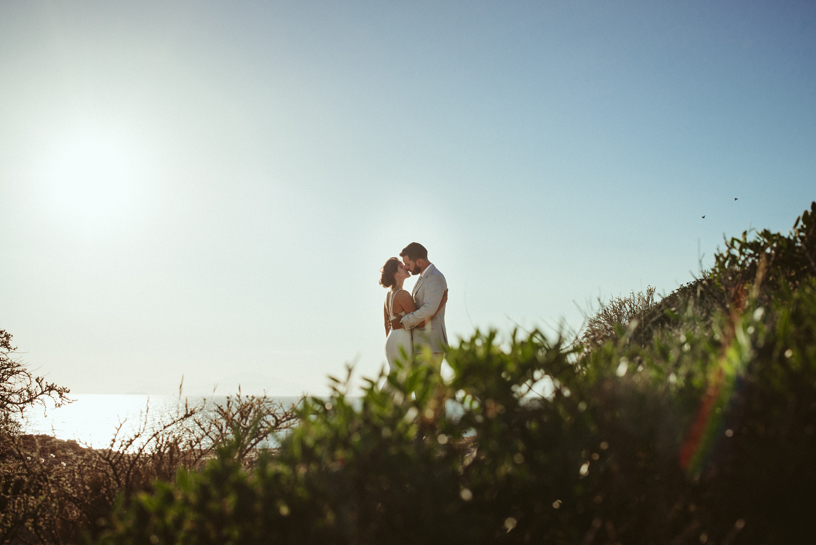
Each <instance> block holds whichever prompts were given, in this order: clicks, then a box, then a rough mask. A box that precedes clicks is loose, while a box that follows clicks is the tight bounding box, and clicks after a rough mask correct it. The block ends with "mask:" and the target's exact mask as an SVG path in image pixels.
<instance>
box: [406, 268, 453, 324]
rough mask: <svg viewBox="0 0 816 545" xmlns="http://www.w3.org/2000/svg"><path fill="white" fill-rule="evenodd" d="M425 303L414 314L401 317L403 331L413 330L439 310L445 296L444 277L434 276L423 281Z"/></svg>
mask: <svg viewBox="0 0 816 545" xmlns="http://www.w3.org/2000/svg"><path fill="white" fill-rule="evenodd" d="M424 282H425V286H424V289H425V302H424V304H423V305H422V306H421V307H419V308H418V309H416V310H415V311H414V312H412V313H410V314H407V315H405V316H403V317H402V325H403V327H405V329H413V328H414V327H416V326H417V325H418V324H419V323H420V322H424V321H425V320H427V319H429V318H431V317H432V316H433V315H434V314H436V311H437V310H438V309H439V304H440V303H441V302H442V297H443V296H444V295H445V289H446V288H447V286H446V285H445V277H444V276H442V275H441V274H434V275H430V276H428V278H426V279H425V281H424Z"/></svg>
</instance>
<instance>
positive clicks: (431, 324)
mask: <svg viewBox="0 0 816 545" xmlns="http://www.w3.org/2000/svg"><path fill="white" fill-rule="evenodd" d="M400 257H401V258H402V262H403V264H404V265H405V268H406V269H408V270H409V271H410V272H411V274H413V275H419V280H417V282H416V284H414V289H413V291H412V293H411V295H412V296H413V298H414V303H416V306H417V309H416V310H415V311H414V312H412V313H410V314H407V315H405V316H403V317H402V319H401V320H400V319H399V318H396V319H395V320H394V321H393V324H392V325H393V326H399V324H400V323H402V326H403V327H404V328H405V329H408V330H411V335H412V337H413V342H414V353H422V352H423V351H424V350H425V348H426V347H427V348H428V349H429V350H430V351H431V353H432V354H433V362H434V364H435V365H437V366H439V364H441V363H442V355H443V353H444V351H445V347H446V346H448V334H447V332H446V331H445V307H444V306H442V308H439V305H440V303H442V299H443V297H444V296H445V294H446V292H447V291H448V283H447V282H446V281H445V276H444V275H443V274H442V273H441V272H439V269H437V268H436V267H434V264H433V263H431V262H430V261H428V250H426V249H425V247H424V246H423V245H422V244H419V243H418V242H412V243H411V244H409V245H408V246H406V247H405V249H404V250H402V252H400ZM429 318H430V320H429ZM426 320H427V321H426ZM422 322H425V325H423V326H419V327H417V324H420V323H422Z"/></svg>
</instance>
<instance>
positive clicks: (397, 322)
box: [391, 318, 403, 329]
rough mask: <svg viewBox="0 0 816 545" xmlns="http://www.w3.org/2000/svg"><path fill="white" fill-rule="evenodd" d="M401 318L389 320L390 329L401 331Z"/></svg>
mask: <svg viewBox="0 0 816 545" xmlns="http://www.w3.org/2000/svg"><path fill="white" fill-rule="evenodd" d="M402 328H403V326H402V318H394V319H393V320H391V329H402Z"/></svg>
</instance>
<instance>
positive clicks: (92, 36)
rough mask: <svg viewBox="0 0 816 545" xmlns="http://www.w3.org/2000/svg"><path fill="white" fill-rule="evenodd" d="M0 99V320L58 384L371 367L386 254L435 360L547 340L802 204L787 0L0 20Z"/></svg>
mask: <svg viewBox="0 0 816 545" xmlns="http://www.w3.org/2000/svg"><path fill="white" fill-rule="evenodd" d="M0 81H2V85H0V150H2V151H0V255H2V256H3V264H2V267H0V329H5V330H7V331H9V332H10V333H12V334H13V335H14V342H15V344H16V345H17V346H18V347H20V349H21V351H22V352H23V354H22V358H23V360H24V361H26V362H27V363H28V364H29V365H30V366H31V367H32V368H33V369H36V370H37V371H38V372H39V373H41V374H46V375H47V377H48V379H49V380H50V381H53V382H56V383H58V384H61V385H65V386H68V387H70V388H71V389H72V391H73V392H75V393H128V392H140V393H152V394H158V393H168V394H169V393H173V392H175V391H177V388H178V385H179V381H180V379H181V376H182V375H184V377H185V378H184V384H185V392H187V393H189V394H197V393H203V394H209V393H211V391H212V388H213V386H214V385H215V384H216V383H218V384H219V389H218V393H221V394H223V393H227V392H228V391H230V390H231V389H232V388H235V387H236V386H237V383H239V382H242V383H243V387H244V390H245V391H252V390H253V388H254V389H259V388H265V389H267V391H268V392H269V393H271V394H273V395H296V394H298V393H300V392H303V391H308V392H311V393H315V394H320V393H322V392H325V390H326V385H327V380H326V376H327V375H328V374H332V375H335V376H340V375H343V374H344V364H345V363H346V362H355V364H356V372H357V374H358V375H365V376H373V375H375V374H376V373H377V371H378V370H379V369H380V367H381V366H382V365H383V363H384V361H385V358H384V354H383V343H384V333H383V329H382V328H383V325H382V310H381V309H382V301H383V299H384V296H385V291H384V290H383V289H382V288H381V287H380V286H378V284H377V280H378V278H379V272H378V271H379V268H380V267H381V266H382V265H383V263H384V262H385V260H386V259H387V258H388V257H390V256H394V255H397V254H398V253H399V251H400V250H401V249H402V248H403V247H404V246H405V245H406V244H407V243H409V242H412V241H418V242H421V243H422V244H424V245H425V246H426V247H427V248H428V249H429V253H430V259H431V261H433V262H434V263H435V264H436V265H437V266H438V267H439V269H440V270H442V271H443V272H444V273H445V275H446V277H447V279H448V284H449V286H450V300H449V303H448V308H447V327H448V331H449V335H450V337H451V338H452V339H455V338H456V337H458V336H465V337H467V336H470V335H471V334H472V333H473V331H474V329H475V328H479V329H482V330H484V329H487V328H490V327H495V328H498V329H499V330H501V331H502V332H503V334H504V335H508V334H509V333H510V331H512V329H513V328H514V327H515V326H516V325H519V326H521V327H523V328H528V329H531V328H534V327H539V328H542V329H544V330H545V331H548V332H550V333H551V334H553V335H554V334H555V331H556V330H558V328H559V327H565V328H571V329H576V328H579V327H580V325H581V323H582V314H581V310H580V309H582V308H583V309H586V308H587V306H588V303H589V302H590V301H593V300H595V299H597V298H598V297H600V298H601V299H604V300H608V298H609V297H611V296H616V295H620V294H625V293H629V292H630V291H631V290H635V291H637V290H641V289H645V288H646V286H648V285H651V286H655V287H656V288H657V290H658V292H659V293H663V294H667V293H669V292H671V291H672V290H673V289H675V288H676V287H677V286H679V285H680V284H683V283H685V282H688V281H690V280H691V279H692V274H693V273H696V272H697V271H698V270H699V261H698V258H700V256H702V264H703V266H705V265H707V264H710V263H711V256H712V254H713V253H714V251H715V250H716V248H717V246H718V244H720V243H721V242H722V237H723V234H726V235H728V236H737V235H739V234H740V233H741V232H742V231H744V230H746V229H748V228H749V227H755V228H768V229H772V230H779V231H787V230H788V229H790V227H791V225H792V223H793V221H794V219H795V218H796V217H797V216H798V215H799V214H801V212H802V211H803V210H804V209H806V208H808V207H809V205H810V202H811V201H812V200H814V199H816V192H815V191H814V188H816V183H814V182H815V180H814V172H816V153H814V149H815V147H814V144H816V4H813V3H812V2H787V1H782V2H773V3H771V2H760V1H753V0H749V1H747V2H734V1H729V2H716V3H712V2H704V1H689V2H648V3H647V2H631V1H630V2H617V3H597V2H573V1H569V2H567V1H553V2H538V3H527V2H525V3H520V2H519V3H495V2H479V1H477V2H468V3H463V2H449V3H439V2H412V3H408V4H401V3H395V2H339V3H338V2H316V1H309V0H306V1H301V2H242V3H240V4H237V5H236V4H227V3H221V2H213V1H202V2H187V1H183V2H182V1H179V2H127V3H125V2H118V3H109V2H100V1H83V2H46V1H32V2H4V3H2V4H0ZM737 199H738V200H737ZM702 216H705V218H703V217H702ZM698 248H699V252H700V253H698Z"/></svg>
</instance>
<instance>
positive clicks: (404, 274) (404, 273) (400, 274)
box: [394, 265, 411, 280]
mask: <svg viewBox="0 0 816 545" xmlns="http://www.w3.org/2000/svg"><path fill="white" fill-rule="evenodd" d="M410 276H411V273H409V272H408V269H406V268H405V266H404V265H400V266H399V267H397V272H395V273H394V278H397V279H400V280H405V279H406V278H408V277H410Z"/></svg>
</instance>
